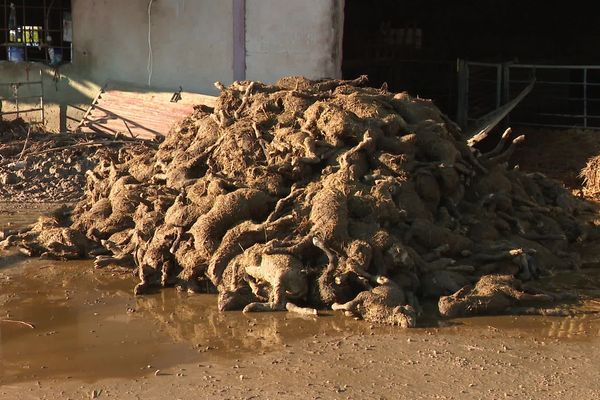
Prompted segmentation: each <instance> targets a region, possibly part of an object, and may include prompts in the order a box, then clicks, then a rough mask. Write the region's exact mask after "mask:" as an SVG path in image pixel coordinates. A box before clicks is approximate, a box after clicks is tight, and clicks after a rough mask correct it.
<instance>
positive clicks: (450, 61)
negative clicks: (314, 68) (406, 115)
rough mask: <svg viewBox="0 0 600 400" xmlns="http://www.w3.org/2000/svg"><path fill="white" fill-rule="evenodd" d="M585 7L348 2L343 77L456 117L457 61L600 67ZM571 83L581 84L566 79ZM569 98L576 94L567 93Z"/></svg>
mask: <svg viewBox="0 0 600 400" xmlns="http://www.w3.org/2000/svg"><path fill="white" fill-rule="evenodd" d="M586 4H587V3H585V2H583V1H574V2H569V3H565V2H563V1H558V0H546V1H542V0H535V1H519V0H477V1H476V0H461V1H452V2H449V1H443V0H419V1H417V0H400V1H398V0H381V1H376V2H372V1H366V0H346V7H345V27H344V45H343V51H344V53H343V54H344V59H343V75H344V77H346V78H350V77H355V76H356V75H359V74H364V73H366V74H368V75H369V78H370V80H371V83H372V84H373V85H374V86H378V85H381V84H382V83H383V82H387V84H388V87H389V89H390V90H392V91H399V90H407V91H409V92H411V93H414V94H418V95H421V96H423V97H429V98H432V99H433V100H434V101H435V102H436V103H437V105H438V106H439V107H440V108H441V109H442V110H444V111H445V112H446V113H448V114H449V115H451V116H453V117H455V116H456V115H455V114H456V102H457V87H456V60H457V59H466V60H470V61H478V62H494V63H496V62H497V63H503V62H516V63H526V64H552V65H554V64H563V65H564V64H567V65H574V64H575V65H583V64H587V65H594V64H600V52H598V51H597V46H596V45H595V43H596V42H597V40H598V38H599V36H600V27H599V25H598V24H597V23H596V22H595V18H596V17H595V14H594V13H591V12H584V10H585V9H586V8H585V7H584V6H585V5H586ZM569 74H570V76H569V77H568V78H569V79H570V80H573V81H577V80H578V79H580V76H578V74H579V73H578V72H570V73H569ZM571 94H573V93H571Z"/></svg>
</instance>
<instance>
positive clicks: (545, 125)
mask: <svg viewBox="0 0 600 400" xmlns="http://www.w3.org/2000/svg"><path fill="white" fill-rule="evenodd" d="M513 125H520V126H538V127H543V128H565V129H572V128H580V127H581V126H580V125H577V124H574V125H560V124H536V123H532V122H518V121H515V122H514V123H513ZM599 128H600V126H588V129H599Z"/></svg>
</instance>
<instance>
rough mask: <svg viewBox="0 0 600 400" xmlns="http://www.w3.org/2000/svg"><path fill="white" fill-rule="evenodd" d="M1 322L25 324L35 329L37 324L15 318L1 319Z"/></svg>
mask: <svg viewBox="0 0 600 400" xmlns="http://www.w3.org/2000/svg"><path fill="white" fill-rule="evenodd" d="M0 323H7V324H19V325H24V326H26V327H28V328H29V329H35V325H33V324H30V323H29V322H25V321H18V320H14V319H0Z"/></svg>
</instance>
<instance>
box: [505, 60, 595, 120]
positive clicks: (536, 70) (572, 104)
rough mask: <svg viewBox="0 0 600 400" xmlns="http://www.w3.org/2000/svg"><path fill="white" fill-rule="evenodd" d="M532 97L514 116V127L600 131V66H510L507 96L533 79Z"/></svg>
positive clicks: (521, 105)
mask: <svg viewBox="0 0 600 400" xmlns="http://www.w3.org/2000/svg"><path fill="white" fill-rule="evenodd" d="M532 77H533V78H535V80H536V83H535V87H534V88H533V90H532V92H531V94H530V95H529V96H528V97H527V98H525V99H524V100H523V102H522V103H521V104H520V105H519V107H518V108H516V109H515V110H514V111H513V113H512V114H511V123H513V124H519V125H531V126H541V127H557V128H573V127H577V128H600V66H593V65H525V64H512V65H508V66H507V82H508V83H507V85H508V89H507V90H508V92H509V93H510V94H514V93H516V92H518V90H519V88H522V87H523V86H524V85H527V82H528V81H530V80H531V78H532Z"/></svg>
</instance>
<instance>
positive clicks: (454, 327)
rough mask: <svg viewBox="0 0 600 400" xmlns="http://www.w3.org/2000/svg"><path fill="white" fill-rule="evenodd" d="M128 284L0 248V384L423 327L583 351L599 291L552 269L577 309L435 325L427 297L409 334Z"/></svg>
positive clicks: (165, 366)
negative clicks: (576, 295) (231, 306)
mask: <svg viewBox="0 0 600 400" xmlns="http://www.w3.org/2000/svg"><path fill="white" fill-rule="evenodd" d="M46 210H47V208H45V206H39V205H38V206H35V207H30V206H21V207H14V206H13V207H10V206H7V205H4V207H0V226H2V227H6V226H9V227H11V229H18V228H19V227H22V226H25V225H27V224H29V223H31V222H33V221H34V220H35V219H36V218H37V216H38V215H39V214H40V213H41V212H44V211H46ZM135 282H136V279H135V277H134V276H133V275H132V274H131V272H129V271H126V270H122V269H116V268H115V269H110V268H108V269H103V270H96V269H94V268H93V261H92V260H86V261H68V262H60V261H49V260H39V259H31V258H25V257H23V256H22V255H19V254H16V253H6V252H5V253H3V254H1V255H0V320H3V321H4V322H0V386H4V385H11V384H18V383H25V382H35V381H44V380H48V379H55V380H58V381H61V382H69V381H83V382H88V383H91V382H96V381H99V380H103V379H104V380H105V379H110V378H136V377H144V376H148V375H150V376H152V375H157V376H160V375H163V374H164V375H173V374H175V375H176V374H178V373H180V372H177V371H181V366H183V365H211V364H215V363H216V364H219V363H236V362H238V361H240V360H241V361H242V362H243V361H244V360H252V359H254V358H256V357H257V356H265V355H268V354H274V353H277V352H281V351H285V350H286V349H289V348H290V346H294V347H297V346H296V345H299V346H301V347H308V348H310V349H311V350H306V352H309V353H310V354H313V355H314V356H315V357H319V356H320V355H321V354H322V353H320V350H318V346H319V343H326V342H327V341H331V340H336V338H337V339H340V340H342V341H343V340H345V339H347V338H350V337H354V338H361V337H362V338H370V337H373V336H374V337H375V338H377V337H379V338H384V337H389V335H393V336H394V337H404V336H406V337H407V338H410V337H415V335H416V337H417V338H419V337H423V338H427V337H428V336H429V335H431V334H435V335H440V336H449V337H456V338H460V340H466V341H467V342H469V341H472V343H473V346H474V348H476V347H477V346H478V345H479V343H482V340H485V338H486V337H488V336H490V337H494V336H497V335H498V334H500V332H501V333H502V335H503V336H505V337H506V338H513V339H517V340H522V339H532V338H533V339H534V340H536V341H539V342H544V341H548V340H561V341H563V340H569V341H571V340H575V341H578V342H582V343H583V346H587V344H586V343H589V346H590V348H592V347H593V346H595V345H596V344H595V343H598V338H600V315H599V314H597V312H598V311H600V302H599V301H597V300H594V298H593V295H594V293H596V294H597V292H598V290H600V268H589V269H585V270H582V271H577V272H574V271H569V272H561V273H558V274H556V275H554V276H552V277H549V278H546V279H544V280H542V281H541V282H540V285H542V287H544V288H545V289H549V290H567V289H568V288H572V287H574V286H576V287H578V288H579V291H580V294H583V295H586V294H587V295H588V299H587V300H585V301H583V302H582V303H581V304H579V305H577V306H574V309H575V310H576V311H578V313H577V314H576V315H574V316H570V317H541V316H519V317H514V316H493V317H489V316H484V317H473V318H459V319H454V320H443V319H440V318H438V317H435V314H436V313H435V304H429V305H425V309H426V311H428V309H429V310H430V311H431V312H426V313H425V314H426V315H428V317H427V318H423V319H422V320H421V322H420V323H419V325H418V326H417V328H416V329H415V330H412V331H411V333H410V336H409V334H408V333H405V331H399V330H398V329H396V328H393V327H386V326H379V325H369V324H365V323H364V322H361V321H355V320H352V319H348V318H345V317H343V316H342V315H341V314H339V313H333V312H331V313H326V314H325V315H322V316H319V317H318V318H316V317H307V316H301V315H296V314H293V313H259V314H244V313H241V312H238V311H235V312H226V313H223V312H220V311H219V310H218V308H217V297H216V296H215V295H208V294H207V295H198V294H188V293H184V292H179V291H177V290H175V289H167V290H162V291H159V292H157V293H155V294H150V295H148V296H141V297H140V296H134V295H133V294H132V292H131V288H132V286H133V285H135ZM24 323H25V324H24ZM26 324H31V325H32V326H33V328H31V327H29V326H27V325H26ZM471 339H472V340H471ZM361 340H362V339H361ZM364 340H365V342H366V341H367V339H364ZM375 340H377V339H375ZM406 340H411V339H406ZM413 340H414V339H413ZM367 347H368V346H367ZM332 361H333V360H332Z"/></svg>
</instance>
